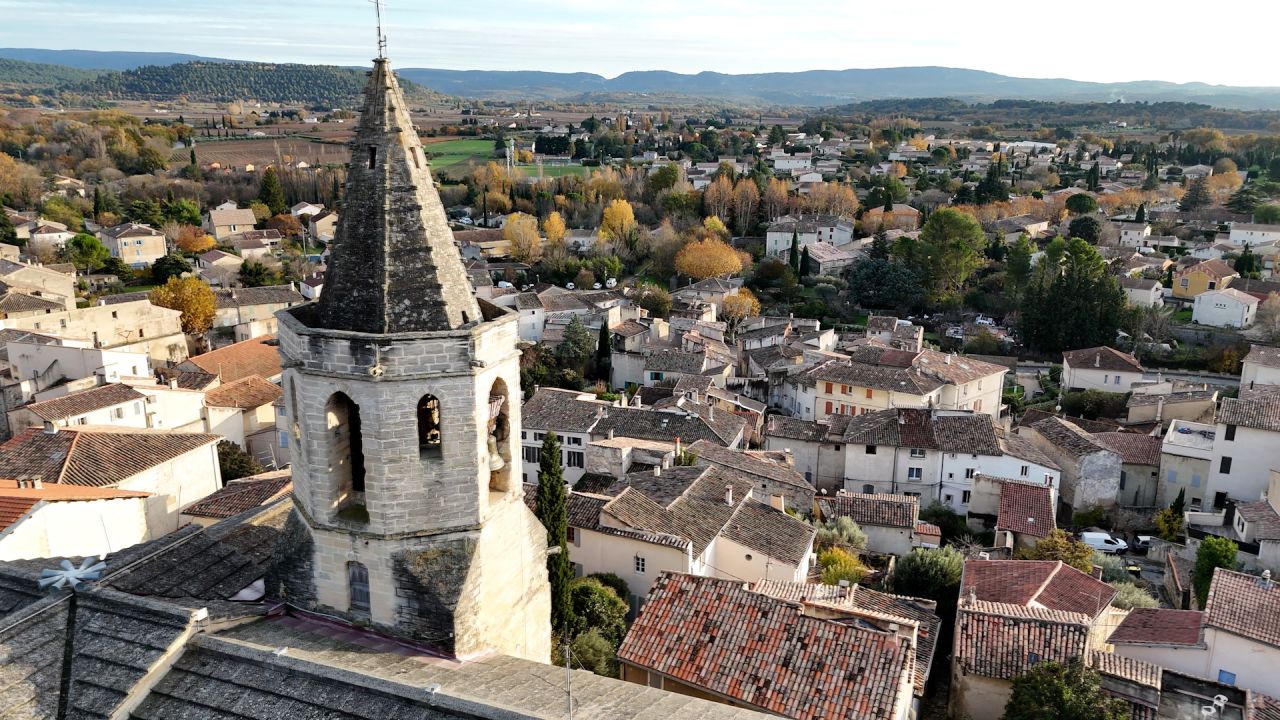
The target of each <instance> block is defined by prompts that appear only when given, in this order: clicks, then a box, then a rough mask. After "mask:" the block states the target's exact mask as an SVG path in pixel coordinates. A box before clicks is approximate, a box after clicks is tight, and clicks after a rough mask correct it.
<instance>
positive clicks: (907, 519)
mask: <svg viewBox="0 0 1280 720" xmlns="http://www.w3.org/2000/svg"><path fill="white" fill-rule="evenodd" d="M817 500H818V509H819V510H820V511H821V513H822V517H823V518H826V519H830V520H834V519H836V518H841V517H847V518H851V519H852V520H853V521H854V522H856V523H858V524H859V525H878V526H881V527H897V528H914V527H915V525H916V520H917V519H918V517H919V514H920V504H919V503H920V501H919V500H917V499H916V498H914V497H911V496H909V495H890V494H887V493H877V494H862V493H843V494H840V495H835V496H832V497H819V498H817Z"/></svg>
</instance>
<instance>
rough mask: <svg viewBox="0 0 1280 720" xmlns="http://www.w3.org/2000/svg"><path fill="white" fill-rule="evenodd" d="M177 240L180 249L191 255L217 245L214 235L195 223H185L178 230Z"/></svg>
mask: <svg viewBox="0 0 1280 720" xmlns="http://www.w3.org/2000/svg"><path fill="white" fill-rule="evenodd" d="M176 242H177V245H178V249H179V250H181V251H182V252H184V253H189V254H191V255H198V254H200V253H202V252H205V251H208V250H212V249H213V247H214V246H215V245H217V241H216V240H214V239H213V236H212V235H210V234H208V233H206V232H205V231H204V230H202V229H201V228H198V227H196V226H195V225H183V226H182V228H181V229H180V230H179V231H178V239H177V241H176Z"/></svg>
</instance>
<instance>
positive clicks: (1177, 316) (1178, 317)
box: [1173, 308, 1192, 325]
mask: <svg viewBox="0 0 1280 720" xmlns="http://www.w3.org/2000/svg"><path fill="white" fill-rule="evenodd" d="M1191 315H1192V309H1191V308H1183V309H1182V310H1179V311H1178V312H1176V313H1174V314H1173V321H1174V322H1176V323H1181V324H1183V325H1185V324H1187V323H1189V322H1191Z"/></svg>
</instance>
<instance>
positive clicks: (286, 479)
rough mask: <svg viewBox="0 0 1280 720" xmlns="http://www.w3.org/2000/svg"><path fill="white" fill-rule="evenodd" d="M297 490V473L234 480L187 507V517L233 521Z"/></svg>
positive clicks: (288, 471)
mask: <svg viewBox="0 0 1280 720" xmlns="http://www.w3.org/2000/svg"><path fill="white" fill-rule="evenodd" d="M292 490H293V471H292V470H274V471H272V472H266V473H260V474H258V475H251V476H249V477H246V478H240V479H239V480H232V481H231V482H229V483H227V485H226V487H224V488H222V489H221V490H218V491H217V492H215V493H213V494H212V495H209V496H207V497H205V498H204V499H203V500H200V501H198V502H194V503H192V504H190V505H188V506H187V507H185V508H183V510H182V514H183V515H190V516H192V517H205V518H217V519H222V518H229V517H232V516H234V515H239V514H240V513H242V512H245V511H246V510H252V509H253V508H256V507H258V506H259V505H265V504H267V503H268V502H270V501H272V500H275V499H276V498H278V497H282V496H283V495H285V494H286V493H289V492H291V491H292Z"/></svg>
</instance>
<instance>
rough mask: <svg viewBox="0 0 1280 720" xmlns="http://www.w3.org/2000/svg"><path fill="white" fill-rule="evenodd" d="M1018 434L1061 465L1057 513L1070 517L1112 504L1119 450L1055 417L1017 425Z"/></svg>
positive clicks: (1115, 497) (1116, 488)
mask: <svg viewBox="0 0 1280 720" xmlns="http://www.w3.org/2000/svg"><path fill="white" fill-rule="evenodd" d="M1018 434H1019V436H1020V437H1024V436H1025V437H1026V439H1027V440H1029V441H1030V442H1031V444H1032V445H1034V446H1035V447H1036V448H1038V449H1039V450H1040V451H1041V452H1043V453H1044V454H1045V455H1047V456H1048V457H1049V458H1050V459H1051V460H1052V461H1053V462H1054V463H1055V464H1056V465H1057V466H1058V467H1059V468H1061V470H1062V476H1061V478H1060V480H1061V483H1060V484H1059V486H1058V502H1059V505H1060V509H1059V514H1060V515H1062V516H1064V517H1070V516H1071V514H1072V513H1073V512H1076V511H1085V510H1090V509H1092V508H1095V507H1102V508H1111V507H1115V505H1116V503H1117V502H1118V497H1119V492H1120V473H1121V471H1122V468H1121V465H1122V464H1123V463H1122V460H1121V457H1120V454H1119V453H1117V452H1116V451H1114V450H1112V449H1111V448H1109V447H1107V446H1106V445H1103V444H1102V443H1101V442H1099V441H1097V440H1095V439H1094V437H1093V436H1092V435H1090V434H1089V433H1088V432H1086V431H1085V430H1083V429H1081V428H1080V427H1079V426H1078V425H1076V424H1075V423H1072V422H1068V421H1067V420H1063V419H1062V418H1058V417H1048V418H1045V419H1043V420H1040V421H1038V422H1036V423H1034V424H1032V425H1029V426H1023V427H1020V428H1018Z"/></svg>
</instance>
